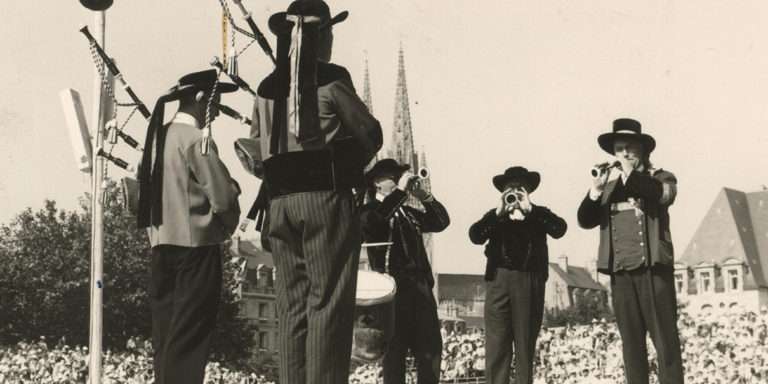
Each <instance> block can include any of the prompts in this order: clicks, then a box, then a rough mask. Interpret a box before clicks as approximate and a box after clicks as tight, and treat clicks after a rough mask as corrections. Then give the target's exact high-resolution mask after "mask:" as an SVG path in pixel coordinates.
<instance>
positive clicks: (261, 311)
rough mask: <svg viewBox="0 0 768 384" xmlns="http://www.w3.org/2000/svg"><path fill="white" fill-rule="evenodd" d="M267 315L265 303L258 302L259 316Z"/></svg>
mask: <svg viewBox="0 0 768 384" xmlns="http://www.w3.org/2000/svg"><path fill="white" fill-rule="evenodd" d="M265 317H267V303H259V318H260V319H261V318H265Z"/></svg>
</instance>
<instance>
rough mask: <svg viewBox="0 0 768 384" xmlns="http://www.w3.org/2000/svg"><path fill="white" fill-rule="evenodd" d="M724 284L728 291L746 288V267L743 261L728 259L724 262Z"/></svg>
mask: <svg viewBox="0 0 768 384" xmlns="http://www.w3.org/2000/svg"><path fill="white" fill-rule="evenodd" d="M723 285H724V286H725V291H726V292H738V291H742V290H744V268H743V266H742V263H740V262H738V261H735V260H728V261H726V262H725V263H724V264H723Z"/></svg>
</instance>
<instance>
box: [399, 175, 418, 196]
mask: <svg viewBox="0 0 768 384" xmlns="http://www.w3.org/2000/svg"><path fill="white" fill-rule="evenodd" d="M417 179H418V177H417V176H416V175H414V174H413V173H412V172H410V171H405V172H403V174H402V176H400V180H398V181H397V188H398V189H400V190H402V191H405V192H410V191H411V190H412V189H413V187H414V185H415V183H416V181H417Z"/></svg>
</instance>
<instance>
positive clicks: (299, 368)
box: [268, 191, 361, 384]
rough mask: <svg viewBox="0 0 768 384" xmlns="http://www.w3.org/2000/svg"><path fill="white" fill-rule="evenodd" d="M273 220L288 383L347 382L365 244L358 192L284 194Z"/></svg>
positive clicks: (283, 382) (283, 372) (283, 379)
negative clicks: (355, 196)
mask: <svg viewBox="0 0 768 384" xmlns="http://www.w3.org/2000/svg"><path fill="white" fill-rule="evenodd" d="M269 220H270V222H269V226H270V228H269V234H268V236H269V241H270V244H271V246H272V255H273V257H274V260H275V266H276V267H277V279H276V281H275V284H276V288H277V310H278V321H279V332H280V334H279V336H278V340H279V348H280V350H279V354H278V355H279V358H280V369H279V374H280V384H338V383H346V382H347V381H348V378H349V365H350V354H351V350H352V327H353V314H354V307H355V289H356V286H357V269H358V262H359V258H360V241H361V234H360V222H359V218H358V214H357V212H356V209H355V203H354V198H353V195H352V192H351V191H320V192H302V193H294V194H289V195H285V196H280V197H277V198H275V199H273V200H272V201H271V203H270V210H269Z"/></svg>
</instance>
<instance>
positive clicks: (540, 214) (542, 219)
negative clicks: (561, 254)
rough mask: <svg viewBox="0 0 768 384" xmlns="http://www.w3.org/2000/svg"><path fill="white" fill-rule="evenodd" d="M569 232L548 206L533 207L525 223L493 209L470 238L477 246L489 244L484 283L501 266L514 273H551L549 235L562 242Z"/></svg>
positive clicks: (486, 246)
mask: <svg viewBox="0 0 768 384" xmlns="http://www.w3.org/2000/svg"><path fill="white" fill-rule="evenodd" d="M567 230H568V224H567V223H566V222H565V220H563V219H562V218H560V217H559V216H557V215H556V214H554V213H553V212H552V211H550V210H549V209H547V208H546V207H542V206H538V205H534V206H533V209H532V210H531V212H530V213H529V214H528V216H527V217H526V218H525V220H522V221H517V222H513V221H511V220H509V219H508V218H506V217H505V218H499V217H497V216H496V210H495V209H491V210H490V211H488V212H487V213H486V214H485V215H484V216H483V217H482V218H481V219H480V220H479V221H478V222H476V223H475V224H472V226H471V227H470V228H469V239H470V240H471V241H472V243H474V244H483V243H485V242H486V241H488V243H487V244H486V245H485V256H486V258H487V259H488V261H487V264H486V267H485V280H486V281H491V280H493V279H494V277H495V276H496V269H497V268H498V267H499V265H500V264H502V263H504V264H505V265H506V266H507V267H509V268H511V269H514V270H520V271H532V272H542V273H545V274H546V273H548V272H549V269H548V268H549V249H548V247H547V235H549V236H552V237H553V238H555V239H559V238H561V237H563V235H565V232H566V231H567ZM510 256H511V257H510Z"/></svg>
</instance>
